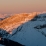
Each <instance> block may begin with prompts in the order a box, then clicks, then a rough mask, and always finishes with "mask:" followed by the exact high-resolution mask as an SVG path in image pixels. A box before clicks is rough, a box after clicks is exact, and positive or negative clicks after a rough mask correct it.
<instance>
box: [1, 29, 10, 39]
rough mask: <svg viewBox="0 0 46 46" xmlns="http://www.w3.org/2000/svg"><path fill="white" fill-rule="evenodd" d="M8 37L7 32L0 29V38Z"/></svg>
mask: <svg viewBox="0 0 46 46" xmlns="http://www.w3.org/2000/svg"><path fill="white" fill-rule="evenodd" d="M8 35H10V34H9V33H8V32H6V31H5V30H3V29H0V37H3V38H8Z"/></svg>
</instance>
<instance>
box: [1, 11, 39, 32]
mask: <svg viewBox="0 0 46 46" xmlns="http://www.w3.org/2000/svg"><path fill="white" fill-rule="evenodd" d="M37 14H39V12H33V13H22V14H15V15H13V16H11V17H8V18H6V19H4V20H3V21H1V22H0V28H1V29H4V30H6V31H7V32H9V33H12V30H13V29H14V28H17V27H18V26H20V25H21V24H23V23H25V22H28V21H29V20H32V19H33V18H34V17H35V16H36V15H37Z"/></svg>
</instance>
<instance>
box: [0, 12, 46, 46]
mask: <svg viewBox="0 0 46 46" xmlns="http://www.w3.org/2000/svg"><path fill="white" fill-rule="evenodd" d="M33 14H34V15H33V16H32V15H31V14H30V13H29V14H21V15H20V14H19V15H20V16H19V15H18V14H17V15H18V16H17V15H16V16H17V17H18V18H19V19H18V18H17V17H15V15H14V16H11V17H10V21H8V22H7V21H6V20H9V18H7V19H4V20H3V21H1V23H2V25H1V23H0V28H2V27H3V25H5V24H6V23H9V24H10V22H11V24H13V23H12V22H14V21H15V20H16V19H18V20H19V21H18V20H17V21H15V22H17V23H18V22H21V21H23V20H21V19H23V17H24V16H25V17H26V21H25V18H24V21H23V22H22V24H21V23H18V24H20V25H19V26H16V23H15V22H14V25H13V26H10V27H9V24H6V25H5V26H7V25H8V27H9V28H10V30H11V29H14V30H12V34H9V33H8V32H7V33H4V34H5V35H4V36H2V37H3V38H4V37H5V36H6V34H7V36H8V37H7V38H8V39H10V40H13V41H17V42H19V43H21V44H23V45H25V46H46V13H42V14H39V13H38V14H36V12H35V13H33ZM22 15H23V16H22ZM20 18H21V19H20ZM27 18H28V19H27ZM12 19H13V20H12ZM14 19H15V20H14ZM11 20H12V21H11ZM5 22H6V23H5ZM3 23H5V24H3ZM18 24H17V25H18ZM5 26H4V27H5ZM11 27H12V28H11ZM13 27H14V28H13ZM16 27H17V28H16ZM9 28H6V29H9ZM2 29H3V30H5V28H2ZM2 29H0V30H2ZM6 31H7V30H6ZM0 32H1V31H0ZM2 34H3V33H2ZM9 36H10V37H9ZM5 38H6V37H5Z"/></svg>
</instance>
